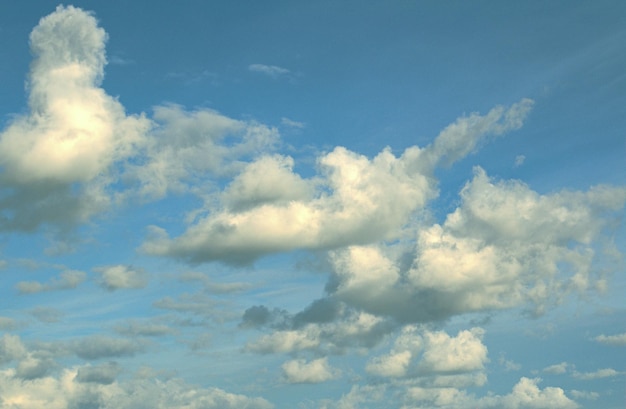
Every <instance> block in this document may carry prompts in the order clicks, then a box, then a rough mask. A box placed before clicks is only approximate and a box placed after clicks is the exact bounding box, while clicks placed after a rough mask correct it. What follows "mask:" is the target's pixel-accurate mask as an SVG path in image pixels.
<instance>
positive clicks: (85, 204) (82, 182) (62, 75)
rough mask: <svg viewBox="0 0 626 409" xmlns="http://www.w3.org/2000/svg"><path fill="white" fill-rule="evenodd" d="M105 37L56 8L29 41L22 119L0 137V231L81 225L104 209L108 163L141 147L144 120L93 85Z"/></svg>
mask: <svg viewBox="0 0 626 409" xmlns="http://www.w3.org/2000/svg"><path fill="white" fill-rule="evenodd" d="M106 40H107V34H106V33H105V31H104V30H103V29H102V28H100V27H98V24H97V21H96V19H95V18H94V17H93V16H91V15H90V14H88V13H86V12H84V11H82V10H80V9H77V8H74V7H72V6H68V7H63V6H59V7H58V8H57V9H56V11H55V12H54V13H52V14H50V15H49V16H47V17H44V18H42V19H41V21H40V22H39V24H38V25H37V27H35V29H34V30H33V31H32V33H31V36H30V43H31V50H32V53H33V55H34V60H33V62H32V65H31V72H30V75H29V80H28V90H29V99H28V105H29V110H30V112H29V114H27V115H23V116H17V117H15V119H14V120H13V121H12V122H11V123H10V124H9V125H8V127H7V128H6V129H5V130H4V131H2V133H1V134H0V167H1V169H2V173H1V175H0V189H2V190H3V191H4V193H5V194H4V195H3V196H2V200H0V208H3V209H5V214H9V215H10V216H9V217H5V218H4V219H3V220H2V221H1V223H0V228H9V229H22V230H29V229H34V228H36V227H38V226H39V225H40V224H42V223H53V224H54V223H56V224H64V223H65V224H67V223H70V224H71V223H73V222H77V221H84V220H86V219H87V218H89V217H90V216H91V215H93V214H94V213H97V212H98V211H101V210H103V209H104V208H106V206H107V205H108V203H109V202H110V198H109V197H108V195H107V193H106V192H105V190H104V187H105V186H106V185H107V183H109V180H108V179H107V178H108V177H110V175H111V173H112V172H113V171H114V169H113V165H114V164H115V163H116V162H120V161H123V160H125V159H126V158H128V157H130V156H131V155H133V153H134V152H135V150H136V149H137V147H138V146H140V145H142V144H143V143H144V142H143V137H144V134H145V132H146V131H147V130H148V129H149V127H150V121H148V120H147V119H146V118H144V117H142V116H127V115H126V114H125V112H124V108H123V107H122V105H121V104H120V103H119V102H118V101H117V100H116V99H115V98H113V97H111V96H109V95H107V94H106V93H105V91H104V90H103V89H101V88H100V83H101V81H102V78H103V75H104V65H105V64H106V56H105V49H104V47H105V42H106Z"/></svg>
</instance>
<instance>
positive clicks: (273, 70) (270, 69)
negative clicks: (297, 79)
mask: <svg viewBox="0 0 626 409" xmlns="http://www.w3.org/2000/svg"><path fill="white" fill-rule="evenodd" d="M248 70H249V71H252V72H258V73H261V74H265V75H267V76H270V77H272V78H278V77H280V76H281V75H286V74H289V73H290V72H291V71H289V70H288V69H286V68H283V67H279V66H276V65H265V64H250V65H249V66H248Z"/></svg>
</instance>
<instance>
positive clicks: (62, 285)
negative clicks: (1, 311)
mask: <svg viewBox="0 0 626 409" xmlns="http://www.w3.org/2000/svg"><path fill="white" fill-rule="evenodd" d="M86 278H87V274H85V273H84V272H83V271H76V270H66V271H63V272H62V273H61V274H60V276H59V278H54V279H52V280H50V281H49V282H47V283H40V282H39V281H20V282H19V283H17V284H16V285H15V288H17V290H18V291H19V292H20V293H21V294H33V293H39V292H42V291H55V290H69V289H72V288H76V287H78V285H79V284H81V283H83V282H84V281H85V280H86Z"/></svg>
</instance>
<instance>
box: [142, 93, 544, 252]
mask: <svg viewBox="0 0 626 409" xmlns="http://www.w3.org/2000/svg"><path fill="white" fill-rule="evenodd" d="M531 106H532V101H530V100H522V101H520V102H519V103H517V104H514V105H513V106H511V107H510V108H508V109H505V108H503V107H497V108H494V109H493V110H491V111H490V112H489V113H488V114H487V115H484V116H480V115H478V114H472V115H471V116H468V117H463V118H460V119H459V120H457V122H456V123H454V124H453V125H450V126H449V127H448V128H446V129H445V130H444V131H442V132H441V134H440V135H439V136H438V137H437V138H436V139H435V142H434V143H433V144H431V145H429V146H427V147H425V148H420V147H418V146H412V147H410V148H407V149H406V150H405V151H404V152H403V154H402V155H401V156H400V157H396V156H395V155H394V154H393V153H392V152H391V150H390V149H388V148H387V149H384V150H383V151H381V152H380V153H379V154H378V155H376V156H375V157H374V158H373V159H369V158H367V157H365V156H363V155H359V154H357V153H355V152H352V151H350V150H348V149H346V148H343V147H336V148H335V149H333V150H332V151H331V152H329V153H327V154H324V155H322V156H320V157H319V158H318V160H317V163H318V168H319V175H318V176H317V177H314V178H311V179H303V178H302V177H300V176H299V175H298V174H296V173H294V172H293V169H292V168H293V159H292V158H289V157H285V156H264V157H261V158H258V159H257V160H255V161H253V162H252V163H250V164H249V165H247V167H246V168H245V169H244V170H243V171H242V172H241V173H240V174H239V175H238V176H236V177H235V178H234V179H233V181H232V182H231V184H230V185H229V186H228V187H227V188H226V189H225V191H224V192H223V194H222V195H221V202H222V208H221V209H220V208H218V209H211V211H210V212H209V214H207V215H206V216H204V217H202V218H200V219H199V220H198V221H197V222H196V223H194V224H192V225H190V226H189V227H188V229H187V231H186V232H184V233H183V234H182V235H181V236H179V237H176V238H173V239H172V238H170V237H169V236H168V235H167V232H166V231H164V230H163V229H161V228H158V227H156V226H155V227H153V228H152V237H151V238H149V240H148V241H147V242H146V243H145V244H144V246H143V250H144V251H145V252H147V253H149V254H155V255H162V256H169V257H174V258H178V259H182V260H185V261H189V262H192V263H199V262H206V261H212V260H220V261H225V262H230V263H235V264H237V263H247V262H250V261H253V260H254V259H256V258H258V257H260V256H262V255H264V254H269V253H277V252H285V251H290V250H294V249H310V250H319V249H322V250H325V249H333V248H339V247H345V246H349V245H359V244H368V243H373V242H376V241H379V240H383V239H394V238H397V237H398V234H399V231H401V230H402V228H403V227H404V226H406V225H407V224H408V223H409V222H410V220H411V217H412V216H413V215H414V214H415V212H417V211H420V210H422V209H423V208H424V207H425V205H426V204H427V202H428V201H429V200H431V199H433V198H434V197H436V195H437V186H436V180H435V179H434V177H433V172H434V170H435V168H436V167H437V166H438V165H440V164H441V163H446V164H451V163H453V162H455V161H457V160H459V159H461V158H462V157H463V156H465V155H467V154H469V153H470V152H472V151H473V150H474V149H475V148H476V145H477V144H478V143H479V142H480V141H482V140H483V139H484V138H486V137H488V136H490V135H500V134H502V133H504V132H506V131H510V130H513V129H517V128H519V127H520V126H521V123H522V121H523V119H524V117H525V116H526V114H527V113H528V111H529V110H530V107H531ZM261 175H262V176H263V177H262V178H259V176H261Z"/></svg>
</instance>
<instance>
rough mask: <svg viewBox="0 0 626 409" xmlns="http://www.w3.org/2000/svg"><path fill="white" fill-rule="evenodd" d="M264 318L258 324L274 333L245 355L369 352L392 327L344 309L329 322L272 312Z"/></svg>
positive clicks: (382, 320) (247, 347) (377, 318)
mask: <svg viewBox="0 0 626 409" xmlns="http://www.w3.org/2000/svg"><path fill="white" fill-rule="evenodd" d="M261 311H262V310H259V312H261ZM244 315H245V314H244ZM267 318H268V321H265V320H264V318H261V319H259V321H264V322H265V324H264V325H266V326H269V327H270V329H275V328H278V330H276V331H274V332H272V333H270V334H265V335H262V336H261V337H259V338H258V339H256V340H254V341H251V342H248V344H247V345H246V349H247V350H248V351H251V352H257V353H263V354H268V353H293V352H297V351H304V350H313V351H323V352H324V353H334V354H342V353H345V351H346V350H348V349H351V348H372V347H373V346H375V345H377V344H378V343H380V342H381V341H382V339H383V338H384V337H385V336H386V335H387V334H388V333H389V331H390V328H391V327H392V325H393V324H391V323H390V322H388V321H386V320H384V319H382V318H380V317H376V316H373V315H371V314H367V313H363V312H357V311H353V310H349V309H346V308H345V306H342V307H341V311H340V312H339V313H338V314H337V316H336V317H335V319H333V320H332V321H325V322H310V323H306V322H305V320H304V319H303V318H302V317H298V314H296V315H295V316H289V315H284V314H283V313H282V312H280V311H278V312H277V311H276V310H274V311H272V312H271V313H270V315H269V317H267ZM244 322H245V320H244ZM275 324H278V325H275ZM244 325H245V324H243V323H242V326H244Z"/></svg>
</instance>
